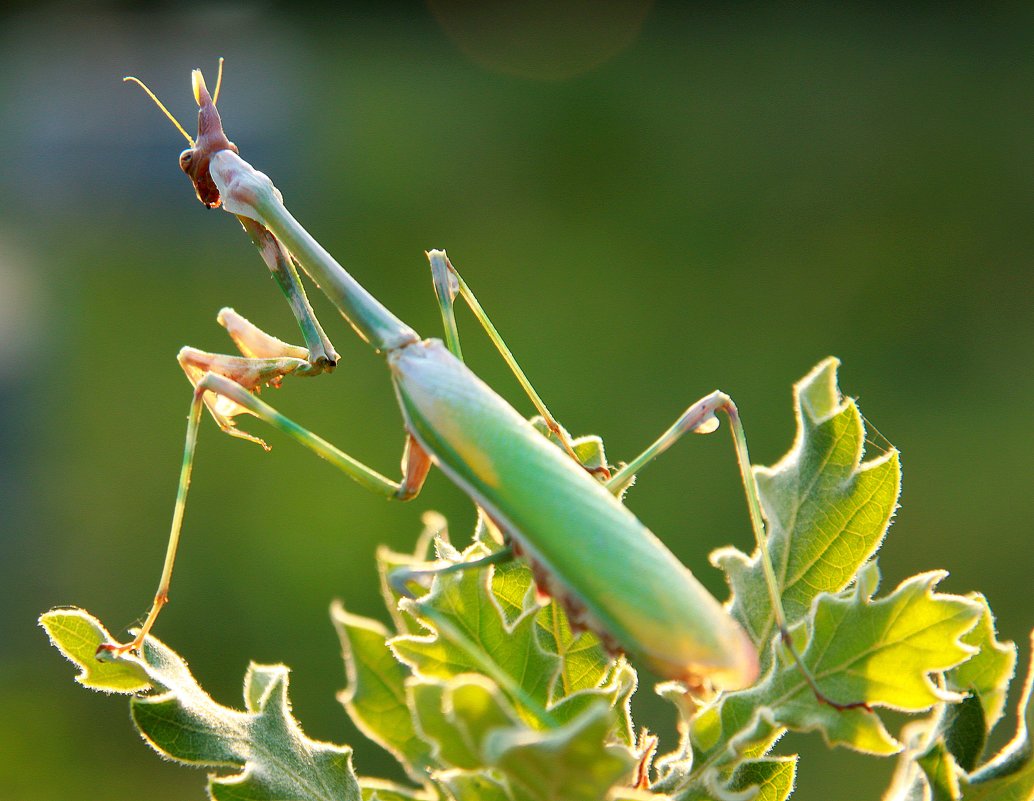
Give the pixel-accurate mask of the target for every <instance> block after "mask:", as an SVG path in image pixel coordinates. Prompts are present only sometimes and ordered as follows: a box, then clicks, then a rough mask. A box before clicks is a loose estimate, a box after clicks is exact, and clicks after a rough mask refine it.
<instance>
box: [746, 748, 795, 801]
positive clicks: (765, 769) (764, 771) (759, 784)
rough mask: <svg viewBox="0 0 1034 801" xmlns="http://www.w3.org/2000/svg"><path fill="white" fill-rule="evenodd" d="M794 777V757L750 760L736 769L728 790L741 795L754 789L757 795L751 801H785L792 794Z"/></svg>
mask: <svg viewBox="0 0 1034 801" xmlns="http://www.w3.org/2000/svg"><path fill="white" fill-rule="evenodd" d="M796 776H797V756H796V755H794V756H787V757H771V758H768V759H750V760H747V761H745V762H742V763H740V764H739V765H738V766H737V767H736V770H735V771H734V772H733V774H732V780H731V781H730V782H729V789H730V790H732V791H734V792H738V793H742V792H743V791H744V790H749V789H751V788H754V787H756V788H757V795H755V796H754V798H753V799H752V801H785V799H787V798H789V797H790V793H792V792H793V784H794V780H795V779H796Z"/></svg>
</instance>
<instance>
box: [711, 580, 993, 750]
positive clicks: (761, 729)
mask: <svg viewBox="0 0 1034 801" xmlns="http://www.w3.org/2000/svg"><path fill="white" fill-rule="evenodd" d="M943 576H944V573H943V572H932V573H925V574H921V575H918V576H913V577H912V578H910V579H907V580H906V581H904V582H902V583H901V584H900V585H899V586H898V587H897V588H896V589H895V590H894V591H893V592H892V593H891V594H890V595H888V596H886V597H884V598H880V599H879V600H875V601H874V600H872V599H871V593H872V592H873V590H874V588H875V580H874V577H875V570H874V569H869V570H867V571H865V572H863V573H862V575H860V576H859V580H858V582H857V584H856V587H855V588H853V589H851V590H848V591H846V592H844V593H841V594H837V595H831V594H827V593H824V594H822V595H820V596H819V597H818V598H817V599H816V601H815V604H814V605H813V608H812V613H811V615H810V617H809V619H808V620H807V621H806V624H807V628H808V629H810V630H811V631H812V636H811V638H810V640H809V641H808V643H807V646H806V648H805V649H804V651H803V653H802V655H801V656H802V659H803V661H804V663H805V665H806V666H807V667H808V669H809V670H810V672H811V673H812V675H813V676H814V677H815V679H816V680H817V682H818V684H819V686H820V688H821V689H822V691H823V692H824V693H825V694H826V695H827V697H829V698H831V699H832V700H833V701H836V702H838V703H843V704H848V703H865V704H868V705H869V706H870V707H880V706H883V707H889V708H892V709H898V710H903V711H913V712H914V711H921V710H924V709H928V708H930V707H931V706H932V705H934V704H937V703H940V702H944V701H957V700H960V699H959V696H958V695H957V694H956V693H952V692H950V691H948V690H943V689H940V688H938V687H937V686H936V685H935V684H934V683H933V682H931V680H930V677H929V674H930V673H932V672H937V671H943V670H947V669H948V668H951V667H953V666H954V665H956V664H959V663H960V662H961V661H963V660H964V659H966V658H968V657H969V656H970V655H971V652H972V649H971V648H970V647H968V646H966V645H964V644H963V643H962V640H961V638H962V637H963V635H964V634H966V632H968V631H969V630H970V629H971V628H972V627H973V625H974V624H975V623H976V621H977V619H978V617H979V616H980V606H979V605H978V604H976V603H974V602H973V601H971V600H969V599H967V598H963V597H961V596H955V595H944V594H940V593H935V592H933V587H934V586H935V585H936V584H937V582H938V581H940V579H941V578H943ZM773 649H774V650H778V649H779V645H778V644H774V645H773ZM771 664H772V667H771V668H770V669H769V672H768V673H767V674H766V675H765V677H764V678H763V679H762V680H761V682H759V683H758V684H757V685H756V686H755V687H752V688H750V689H748V690H743V691H741V692H737V693H731V694H729V695H727V696H725V697H724V698H721V699H719V701H718V702H717V705H716V707H715V708H714V710H713V711H712V710H705V712H704V713H703V714H701V715H699V716H698V717H697V719H696V720H695V721H694V728H693V740H694V743H695V744H696V745H697V748H698V749H700V751H701V752H704V753H706V752H709V751H712V752H713V751H714V749H716V748H725V749H727V758H728V759H733V758H735V755H736V754H737V753H738V752H739V751H741V750H742V749H744V748H745V747H747V746H748V745H749V744H751V743H754V742H758V741H763V740H764V739H765V738H767V737H771V736H772V734H773V730H777V729H778V728H779V727H786V728H790V729H793V730H797V731H818V732H820V733H821V734H822V736H823V737H824V738H825V739H826V741H827V742H828V743H830V744H831V745H837V744H839V745H845V746H848V747H850V748H853V749H855V750H858V751H862V752H866V753H871V754H883V755H886V754H892V753H895V752H897V751H898V750H899V749H900V744H899V743H898V742H897V741H896V740H894V738H893V737H891V736H890V734H889V733H888V732H887V730H886V728H885V727H884V726H883V723H882V722H881V721H880V718H879V716H878V715H876V714H875V713H874V712H870V711H867V710H866V709H862V708H853V709H843V710H838V709H836V708H834V707H832V706H829V705H828V704H823V703H821V702H820V701H819V700H818V699H817V698H816V696H815V693H814V692H812V690H811V688H810V687H809V685H808V683H807V682H806V680H805V679H804V677H803V676H802V674H801V672H800V670H799V668H798V667H797V665H796V664H795V663H794V662H793V660H790V659H783V658H779V659H775V658H773V660H771ZM716 713H717V715H718V720H716V719H715V714H716ZM719 734H720V738H719V737H718V736H717V735H719ZM717 764H721V760H718V762H717Z"/></svg>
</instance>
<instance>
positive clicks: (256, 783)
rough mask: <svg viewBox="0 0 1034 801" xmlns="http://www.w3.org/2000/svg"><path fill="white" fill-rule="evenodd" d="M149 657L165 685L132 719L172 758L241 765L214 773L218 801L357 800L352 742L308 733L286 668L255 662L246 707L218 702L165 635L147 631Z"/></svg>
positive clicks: (139, 703)
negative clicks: (293, 703)
mask: <svg viewBox="0 0 1034 801" xmlns="http://www.w3.org/2000/svg"><path fill="white" fill-rule="evenodd" d="M144 661H145V663H146V665H147V669H148V674H149V675H150V676H151V678H152V680H153V681H154V683H155V684H156V685H157V686H158V687H159V688H160V690H161V691H160V692H158V694H156V695H149V696H143V697H137V698H134V699H133V701H132V704H131V712H132V716H133V721H134V723H136V725H137V728H139V729H140V732H141V734H143V735H144V738H145V739H146V740H147V742H148V743H149V744H150V745H151V746H152V747H153V748H154V749H155V750H156V751H158V752H159V753H161V754H164V755H166V756H168V757H170V758H172V759H174V760H177V761H180V762H185V763H187V764H192V765H202V766H206V767H212V768H221V769H226V768H231V769H233V768H236V769H238V771H239V772H237V773H234V774H230V775H222V776H211V777H210V778H209V788H208V789H209V793H210V794H211V796H212V798H213V799H216V801H256V799H261V800H262V801H297V799H305V801H331V799H333V800H334V801H359V798H360V792H359V784H358V780H357V779H356V776H355V774H354V773H353V772H352V749H350V748H348V747H345V746H337V745H332V744H330V743H323V742H318V741H315V740H310V739H309V738H307V737H306V736H305V734H304V733H303V732H302V729H301V727H300V726H299V725H298V723H297V721H295V720H294V718H292V717H291V714H290V703H289V702H288V700H287V685H288V678H287V675H288V670H287V668H286V667H284V666H282V665H256V664H252V665H251V666H249V668H248V674H247V676H246V677H245V691H244V696H245V707H246V710H247V711H244V712H240V711H237V710H234V709H229V708H227V707H224V706H221V705H219V704H217V703H215V702H214V701H213V700H212V699H211V698H210V697H209V696H208V695H207V694H206V693H205V692H204V691H203V690H202V689H201V688H200V687H199V686H198V685H197V683H196V681H195V680H194V678H193V676H191V675H190V672H189V671H188V670H187V666H186V664H185V663H184V662H183V660H182V659H181V658H180V657H179V656H178V655H177V654H176V653H175V652H174V651H172V650H171V649H169V648H168V647H167V646H165V645H164V644H162V643H161V642H160V641H158V640H156V639H154V638H148V640H147V642H146V643H145V646H144Z"/></svg>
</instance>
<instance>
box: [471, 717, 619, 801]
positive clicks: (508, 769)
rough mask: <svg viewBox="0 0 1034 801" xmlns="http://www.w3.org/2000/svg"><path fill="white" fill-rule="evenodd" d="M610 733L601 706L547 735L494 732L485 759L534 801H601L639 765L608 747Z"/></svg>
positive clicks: (522, 732)
mask: <svg viewBox="0 0 1034 801" xmlns="http://www.w3.org/2000/svg"><path fill="white" fill-rule="evenodd" d="M610 728H611V712H610V708H609V707H608V705H607V704H606V703H602V702H601V703H599V704H597V705H595V706H594V707H592V708H590V709H589V710H587V711H586V712H585V713H584V714H583V715H581V716H580V717H578V718H576V719H575V720H572V721H571V722H569V723H567V724H565V725H564V726H561V727H559V728H556V729H551V730H549V731H544V732H536V731H532V730H530V729H527V730H525V731H519V730H513V729H502V730H496V731H494V732H492V733H490V734H489V735H488V737H487V739H486V741H485V745H484V750H485V756H486V757H487V759H488V761H489V763H490V764H492V765H494V766H496V767H498V768H499V769H500V770H502V771H503V772H505V773H506V776H507V778H508V779H509V781H510V783H511V785H513V786H515V787H518V786H519V787H520V788H521V790H523V792H524V794H525V795H526V796H527V797H528V798H529V799H530V801H599V799H601V798H603V797H604V796H605V795H606V793H607V791H608V790H609V789H610V788H611V787H613V786H614V784H615V783H617V782H618V781H620V780H621V779H622V778H624V777H627V776H628V774H629V772H630V771H631V770H632V768H633V766H634V765H635V762H636V760H635V757H634V756H633V755H632V753H631V752H630V751H629V750H628V749H626V748H621V747H613V746H612V747H605V742H606V739H607V735H608V733H609V731H610Z"/></svg>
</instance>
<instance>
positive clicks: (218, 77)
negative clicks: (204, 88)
mask: <svg viewBox="0 0 1034 801" xmlns="http://www.w3.org/2000/svg"><path fill="white" fill-rule="evenodd" d="M222 85H223V57H222V56H219V74H218V75H216V76H215V94H214V95H212V105H213V106H214V105H216V104H217V103H218V102H219V89H220V87H222Z"/></svg>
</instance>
